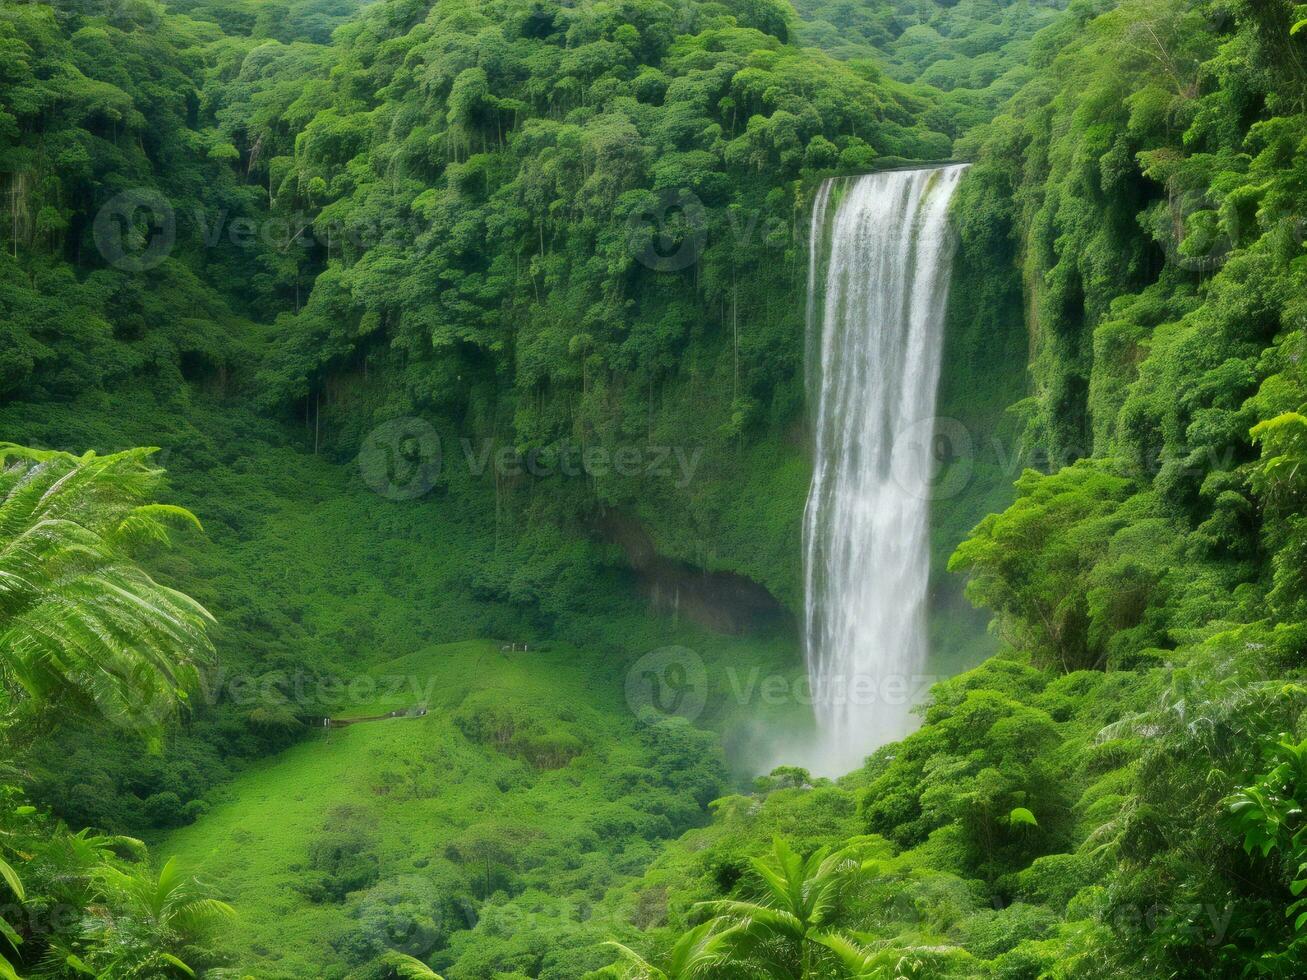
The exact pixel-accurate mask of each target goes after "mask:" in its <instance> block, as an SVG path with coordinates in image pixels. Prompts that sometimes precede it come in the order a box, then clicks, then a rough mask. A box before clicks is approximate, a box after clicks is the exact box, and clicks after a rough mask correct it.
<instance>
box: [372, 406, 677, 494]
mask: <svg viewBox="0 0 1307 980" xmlns="http://www.w3.org/2000/svg"><path fill="white" fill-rule="evenodd" d="M702 457H703V448H702V447H696V448H694V449H687V448H686V447H684V446H657V445H625V446H615V447H613V446H603V445H588V446H582V445H580V444H578V443H574V442H569V441H564V442H561V443H557V444H554V445H549V446H538V447H533V448H531V449H526V450H523V449H519V448H517V447H515V446H508V445H503V444H501V443H499V442H497V441H496V440H494V439H490V438H485V439H479V440H473V439H468V438H462V439H459V440H458V452H457V453H454V452H451V453H449V454H448V455H446V456H443V457H442V453H441V440H440V436H439V434H438V433H437V432H436V430H435V427H434V426H432V425H431V423H429V422H427V421H425V420H424V419H420V418H414V417H411V416H405V417H402V418H397V419H391V420H390V421H388V422H383V423H382V424H381V425H379V426H377V427H376V428H375V429H373V430H372V431H371V432H369V433H368V435H367V437H366V438H365V439H364V440H363V445H362V446H361V447H360V449H359V454H358V465H359V472H360V474H361V475H362V477H363V482H364V483H366V484H367V485H368V486H369V487H371V488H372V489H373V490H374V491H375V492H376V493H379V494H381V495H382V496H383V497H386V498H387V499H390V500H413V499H414V498H416V497H421V496H423V495H424V494H426V493H428V492H430V491H431V490H432V489H433V488H434V487H435V486H436V484H437V482H438V481H439V479H440V474H441V468H442V465H443V466H444V467H446V468H448V467H450V466H455V465H457V466H461V467H463V468H465V469H466V471H467V472H468V473H469V474H471V475H472V476H474V477H481V476H484V475H485V474H486V473H488V472H493V473H494V474H495V475H496V476H499V477H507V478H516V477H532V478H535V479H551V478H564V479H570V478H576V477H588V478H590V479H600V478H604V477H608V476H618V477H625V478H644V479H649V480H666V481H668V482H671V483H672V484H673V485H674V486H676V487H677V488H678V489H684V488H685V487H687V486H689V485H690V482H691V481H692V480H693V479H694V475H695V473H696V472H697V470H698V468H699V463H700V461H701V459H702Z"/></svg>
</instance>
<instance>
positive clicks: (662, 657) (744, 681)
mask: <svg viewBox="0 0 1307 980" xmlns="http://www.w3.org/2000/svg"><path fill="white" fill-rule="evenodd" d="M712 676H713V677H715V678H716V680H717V682H718V683H715V684H712V685H710V684H709V681H710V675H709V668H708V666H707V665H706V663H705V661H704V659H703V657H701V656H700V655H699V653H698V652H697V651H695V650H691V649H690V648H689V647H680V646H667V647H659V648H658V649H656V650H651V651H649V652H648V653H646V654H644V656H642V657H640V658H639V659H638V660H636V661H635V662H634V663H632V664H631V666H630V667H628V668H627V671H626V682H625V689H626V703H627V705H628V706H629V707H630V709H631V711H632V712H633V713H634V714H635V715H637V716H639V717H645V718H650V717H652V718H671V717H680V718H685V719H687V720H689V721H694V720H695V719H696V718H698V717H699V716H700V715H701V714H702V713H703V710H704V707H705V706H706V705H707V703H708V692H709V689H710V686H711V688H712V689H713V690H717V691H719V692H720V694H721V697H722V698H723V699H724V700H727V701H733V702H734V703H735V704H737V705H740V706H742V707H743V706H746V705H752V704H761V705H766V706H768V707H777V706H781V705H787V704H797V705H802V706H805V707H814V706H819V707H835V708H838V707H854V708H866V709H869V710H875V709H876V708H877V707H883V708H890V707H894V708H900V707H911V706H913V705H918V704H925V703H926V702H927V701H928V700H929V697H930V689H931V688H932V687H933V686H934V685H935V684H936V683H938V682H939V681H941V680H943V679H944V678H943V677H942V676H941V675H939V674H933V673H925V672H921V673H912V674H905V673H897V672H893V671H855V672H853V673H844V674H839V675H838V676H832V677H830V678H825V679H818V680H814V679H813V678H812V677H811V676H809V674H808V673H807V672H805V671H803V670H802V669H799V670H795V671H790V672H788V673H787V672H774V671H773V672H767V671H765V670H763V668H761V667H757V666H755V667H749V668H740V667H737V666H735V665H733V664H728V665H726V666H723V667H714V668H713V671H712Z"/></svg>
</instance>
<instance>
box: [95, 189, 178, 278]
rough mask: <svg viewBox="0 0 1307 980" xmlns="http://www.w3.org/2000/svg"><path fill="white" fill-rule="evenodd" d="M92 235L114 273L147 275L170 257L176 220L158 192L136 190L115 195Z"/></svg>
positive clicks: (99, 215)
mask: <svg viewBox="0 0 1307 980" xmlns="http://www.w3.org/2000/svg"><path fill="white" fill-rule="evenodd" d="M91 235H92V237H93V238H94V239H95V247H96V248H97V249H98V250H99V252H100V254H101V255H102V256H104V260H105V261H106V262H108V263H109V264H110V265H111V266H113V267H114V268H115V269H121V270H122V271H124V272H147V271H149V270H150V269H153V268H155V267H156V266H158V265H159V264H160V263H161V262H163V260H164V259H166V258H167V257H168V256H169V255H170V254H172V249H173V246H174V245H175V244H176V242H177V216H176V215H175V214H174V213H173V209H172V205H171V204H169V203H168V199H167V198H165V197H164V196H163V195H162V194H160V193H159V192H158V191H156V190H152V189H151V188H148V187H135V188H132V189H131V190H126V191H123V192H122V193H121V194H115V195H114V196H113V197H112V198H110V199H109V201H108V202H107V203H106V204H105V205H104V207H102V208H100V210H99V211H98V212H97V213H96V215H95V221H94V222H93V223H92V225H91Z"/></svg>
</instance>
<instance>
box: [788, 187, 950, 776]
mask: <svg viewBox="0 0 1307 980" xmlns="http://www.w3.org/2000/svg"><path fill="white" fill-rule="evenodd" d="M965 169H966V168H965V166H960V165H959V166H948V167H937V168H929V169H921V170H904V171H889V172H883V173H876V174H867V175H865V176H862V177H853V178H834V179H832V180H828V181H826V182H825V183H824V184H823V185H822V187H821V188H820V190H819V192H818V195H817V199H816V201H815V203H814V207H813V217H812V229H811V239H810V250H809V252H810V256H811V258H810V267H809V279H808V327H807V329H808V350H807V366H808V374H809V404H810V407H811V411H812V437H813V476H812V484H811V487H810V490H809V496H808V502H807V507H806V510H805V513H804V523H803V566H804V593H805V600H804V636H803V640H804V656H805V661H806V665H807V680H808V688H809V695H810V697H811V700H812V710H813V714H814V722H815V729H814V733H813V735H812V736H811V738H804V739H801V740H798V741H795V742H792V743H791V744H790V746H789V747H788V750H787V751H786V752H785V753H784V755H785V759H784V760H783V761H785V762H789V763H795V762H798V763H801V764H803V765H805V766H806V767H807V768H809V769H810V770H811V771H813V772H814V773H817V774H819V775H827V776H837V775H842V774H844V773H846V772H849V771H851V770H853V769H856V768H858V767H859V766H861V764H862V762H863V760H864V759H865V758H866V756H868V755H869V754H871V753H872V752H873V751H874V750H875V749H877V748H878V747H880V746H881V745H884V744H885V743H887V742H891V741H894V740H896V739H899V738H902V737H903V736H905V735H907V734H909V733H910V732H911V731H912V730H913V729H914V728H915V727H916V725H917V723H918V721H919V719H918V718H917V717H916V715H915V714H914V712H913V708H914V706H915V705H917V704H920V703H921V702H922V701H923V700H924V698H925V696H926V694H927V692H928V689H929V682H930V678H929V677H928V675H927V673H926V671H927V669H928V668H927V657H928V646H929V644H928V642H927V630H926V627H927V623H926V604H927V591H928V585H929V578H930V557H929V547H928V545H929V531H930V523H929V522H930V498H931V494H932V478H933V476H934V474H935V469H936V459H935V453H934V446H933V445H932V443H933V440H934V437H935V421H934V417H933V416H934V409H935V399H936V391H937V388H938V383H939V373H940V352H941V348H942V346H943V326H944V317H945V312H946V309H947V304H948V288H949V279H950V273H951V269H952V258H953V250H954V244H955V236H954V234H953V231H952V229H951V227H950V225H949V221H948V208H949V202H950V200H951V198H952V196H953V193H954V191H955V190H956V188H957V185H958V182H959V180H960V179H961V177H962V174H963V172H964V171H965Z"/></svg>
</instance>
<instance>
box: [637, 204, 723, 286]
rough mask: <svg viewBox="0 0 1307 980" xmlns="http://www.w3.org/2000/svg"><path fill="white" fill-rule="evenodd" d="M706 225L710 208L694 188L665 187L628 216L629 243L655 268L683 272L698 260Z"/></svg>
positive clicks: (646, 265)
mask: <svg viewBox="0 0 1307 980" xmlns="http://www.w3.org/2000/svg"><path fill="white" fill-rule="evenodd" d="M707 228H708V216H707V212H706V211H705V210H704V206H703V202H702V201H700V200H699V198H698V197H697V196H696V195H695V194H694V193H693V192H691V191H688V190H683V189H667V190H662V191H658V192H656V193H655V194H654V195H653V199H652V200H651V201H648V202H646V203H645V204H644V205H642V206H639V207H637V208H636V209H635V210H634V211H632V212H631V214H630V217H628V218H627V222H626V242H627V247H628V248H629V249H630V252H631V254H632V255H633V256H635V259H636V261H637V262H639V263H640V264H641V265H643V266H645V267H647V268H650V269H653V270H654V271H655V272H680V271H682V270H684V269H688V268H689V267H690V266H692V265H694V264H695V263H696V262H698V261H699V256H700V255H702V254H703V248H704V243H705V241H706V240H707Z"/></svg>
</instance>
